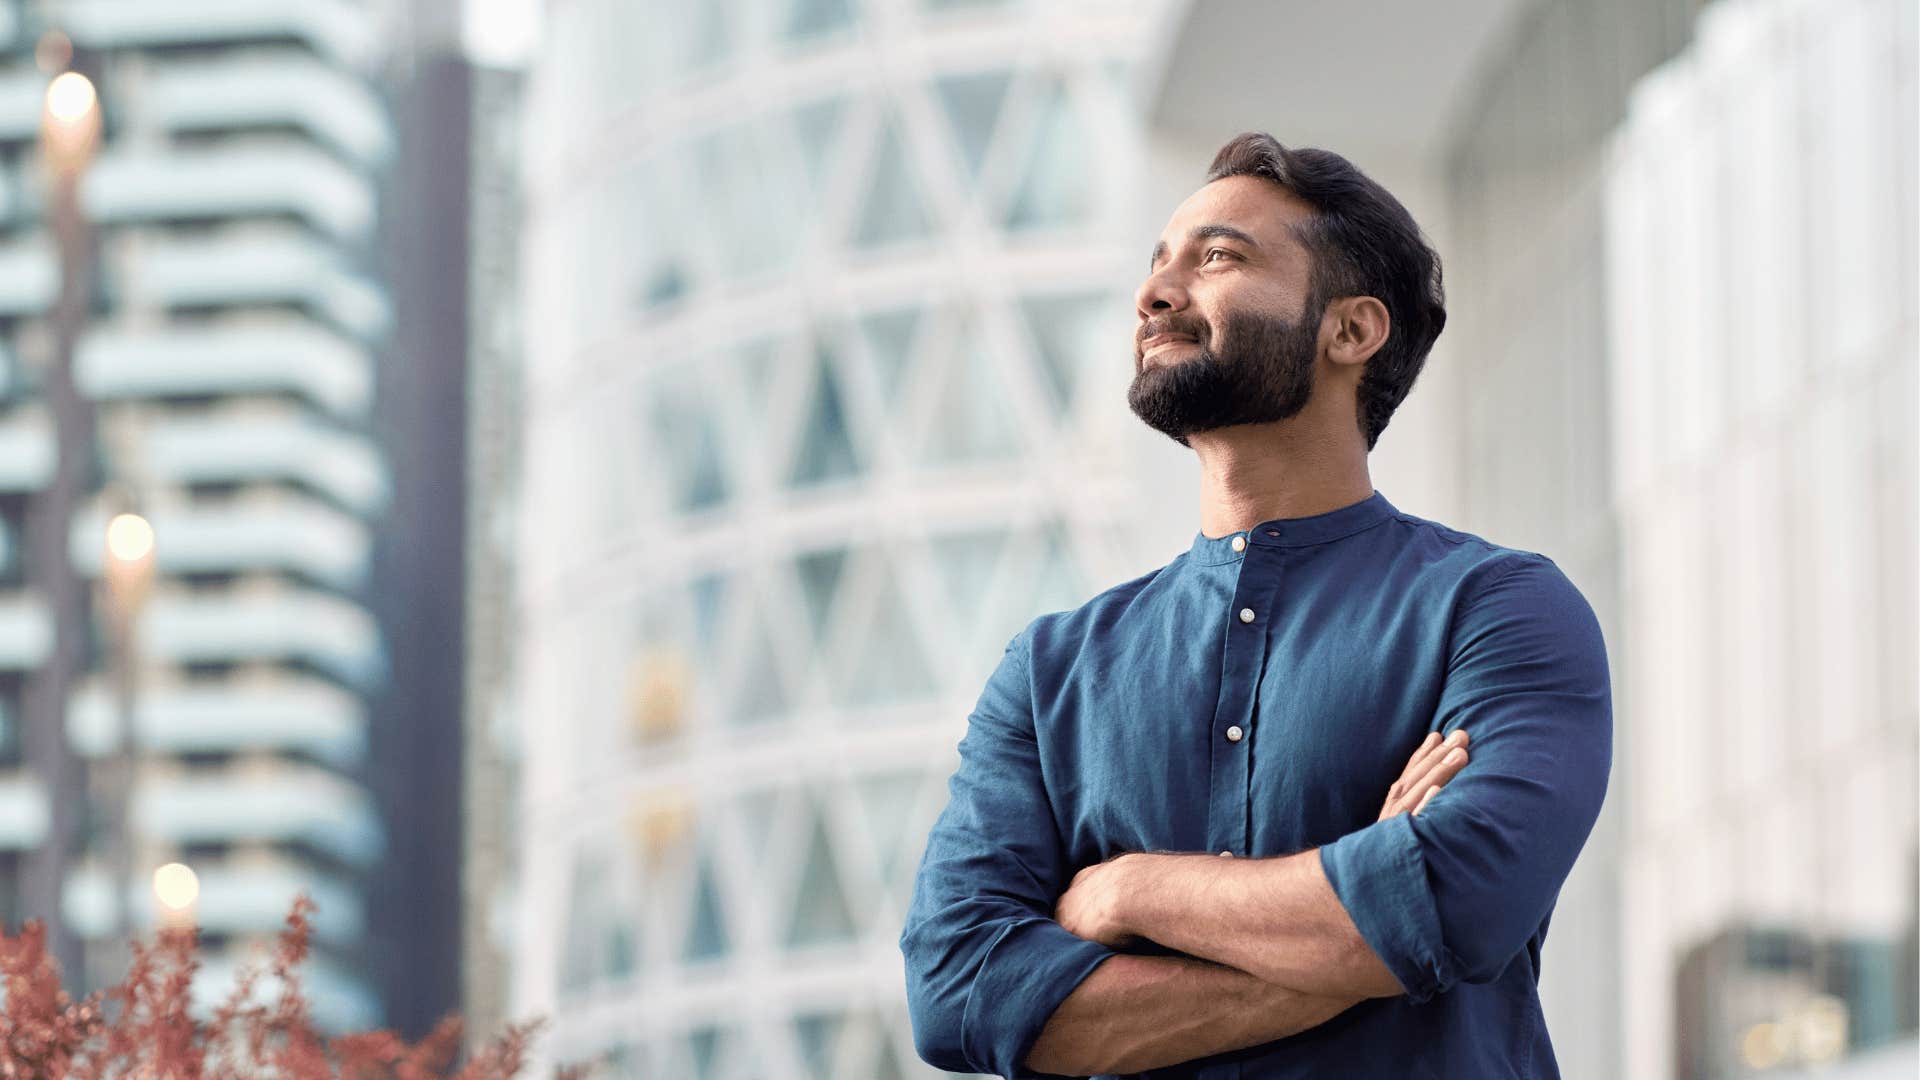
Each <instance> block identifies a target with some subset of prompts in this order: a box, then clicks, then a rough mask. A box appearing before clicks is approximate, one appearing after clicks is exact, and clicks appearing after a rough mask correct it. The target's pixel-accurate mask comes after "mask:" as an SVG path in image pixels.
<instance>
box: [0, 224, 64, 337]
mask: <svg viewBox="0 0 1920 1080" xmlns="http://www.w3.org/2000/svg"><path fill="white" fill-rule="evenodd" d="M59 292H60V263H59V260H58V259H57V258H56V257H55V255H54V250H53V244H52V241H51V240H49V239H47V238H46V237H45V236H44V235H36V236H33V237H30V238H27V239H24V240H16V241H14V242H12V243H9V244H6V245H4V246H0V316H4V317H7V318H15V317H18V316H21V315H38V314H40V313H42V312H44V311H47V310H49V309H51V308H52V307H53V301H54V298H55V297H56V296H57V295H59Z"/></svg>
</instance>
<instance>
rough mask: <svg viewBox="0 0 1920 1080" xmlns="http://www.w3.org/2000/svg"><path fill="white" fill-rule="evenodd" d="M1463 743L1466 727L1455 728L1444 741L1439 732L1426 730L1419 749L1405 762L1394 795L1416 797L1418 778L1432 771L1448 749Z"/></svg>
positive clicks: (1418, 790)
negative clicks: (1404, 769) (1405, 765)
mask: <svg viewBox="0 0 1920 1080" xmlns="http://www.w3.org/2000/svg"><path fill="white" fill-rule="evenodd" d="M1465 745H1467V729H1466V728H1455V729H1454V730H1453V733H1452V734H1450V735H1448V736H1447V737H1446V739H1445V740H1444V741H1443V740H1442V739H1441V738H1440V733H1439V732H1437V731H1433V732H1428V733H1427V738H1426V740H1425V741H1424V742H1422V743H1421V744H1420V749H1418V750H1416V751H1414V754H1413V758H1412V759H1411V760H1409V761H1408V762H1407V768H1406V771H1405V772H1403V773H1401V778H1400V781H1399V783H1398V784H1396V785H1395V786H1396V788H1397V789H1398V790H1395V791H1394V792H1393V795H1394V797H1395V798H1400V797H1403V796H1404V797H1416V796H1417V795H1418V794H1419V792H1420V778H1421V777H1423V776H1425V775H1427V774H1428V773H1429V772H1432V771H1433V768H1434V766H1436V765H1438V764H1439V763H1440V761H1441V759H1442V758H1444V757H1446V755H1447V752H1448V751H1450V750H1452V749H1453V748H1454V747H1456V746H1465Z"/></svg>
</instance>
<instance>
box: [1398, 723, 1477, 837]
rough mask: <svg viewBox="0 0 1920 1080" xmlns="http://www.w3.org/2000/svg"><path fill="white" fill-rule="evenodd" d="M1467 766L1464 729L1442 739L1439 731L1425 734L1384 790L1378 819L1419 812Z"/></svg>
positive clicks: (1465, 731)
mask: <svg viewBox="0 0 1920 1080" xmlns="http://www.w3.org/2000/svg"><path fill="white" fill-rule="evenodd" d="M1466 767H1467V729H1466V728H1455V729H1454V731H1453V734H1451V735H1449V736H1447V739H1446V741H1445V742H1441V741H1440V733H1439V732H1437V731H1432V732H1428V733H1427V738H1426V741H1425V742H1423V743H1421V744H1420V748H1419V749H1418V750H1415V751H1414V752H1413V757H1411V758H1409V759H1408V760H1407V767H1406V770H1405V771H1404V772H1402V773H1401V774H1400V779H1398V780H1395V781H1394V782H1393V786H1392V787H1390V788H1388V789H1387V801H1386V804H1385V805H1383V806H1381V807H1380V817H1379V818H1378V819H1377V820H1379V821H1385V820H1387V819H1388V818H1390V817H1393V816H1394V815H1395V814H1399V813H1401V812H1403V811H1411V812H1412V813H1414V814H1416V815H1417V814H1419V813H1420V811H1421V810H1423V809H1425V808H1426V805H1427V800H1428V799H1431V798H1433V794H1434V792H1436V791H1439V790H1440V789H1441V788H1443V787H1445V786H1446V783H1447V781H1449V780H1451V779H1453V778H1454V776H1455V774H1457V773H1459V771H1460V770H1461V769H1464V768H1466Z"/></svg>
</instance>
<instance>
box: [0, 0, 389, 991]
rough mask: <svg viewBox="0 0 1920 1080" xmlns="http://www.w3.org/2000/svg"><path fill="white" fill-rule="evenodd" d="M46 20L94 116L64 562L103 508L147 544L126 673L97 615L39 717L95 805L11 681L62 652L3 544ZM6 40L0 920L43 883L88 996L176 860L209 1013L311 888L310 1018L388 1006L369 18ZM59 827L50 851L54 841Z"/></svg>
mask: <svg viewBox="0 0 1920 1080" xmlns="http://www.w3.org/2000/svg"><path fill="white" fill-rule="evenodd" d="M49 32H57V33H59V34H62V35H64V37H65V39H66V41H67V42H69V43H70V45H71V49H72V56H73V60H72V62H73V64H74V65H75V66H76V67H77V68H78V69H80V70H81V71H83V72H84V73H85V74H87V75H88V76H90V77H91V78H92V80H93V82H94V84H95V85H96V86H97V88H98V108H99V111H100V114H101V116H102V117H103V118H104V130H103V137H102V138H101V139H100V141H99V144H98V146H97V149H96V151H95V153H94V155H93V157H92V160H91V162H90V163H89V164H88V165H87V166H86V167H85V168H84V171H83V173H82V174H81V176H80V178H79V195H80V200H81V207H82V213H83V215H84V217H85V219H86V220H87V222H88V223H89V224H90V226H91V239H90V243H89V244H88V245H87V246H86V247H85V248H84V255H83V270H82V272H83V273H84V274H85V276H86V280H87V281H88V283H89V284H90V286H91V288H90V290H89V292H90V295H91V303H90V305H89V307H88V308H87V310H86V311H85V312H84V324H83V326H82V328H81V333H80V334H79V337H78V343H77V347H76V349H75V351H74V353H73V357H72V361H73V367H72V371H73V374H74V378H75V380H76V382H77V385H78V387H79V390H80V392H81V395H82V396H83V397H84V399H85V401H86V403H87V404H88V406H89V409H90V411H91V412H92V419H93V423H94V426H95V429H96V431H97V435H98V439H97V444H98V454H97V458H96V459H95V461H94V463H93V464H91V465H90V466H89V471H90V474H91V475H89V477H88V482H87V483H86V484H85V485H84V490H83V492H82V495H81V497H80V499H79V502H78V505H77V506H76V508H75V510H74V513H73V515H72V518H71V522H70V525H69V529H70V536H71V545H70V549H71V555H72V559H73V562H74V564H75V566H76V567H77V568H78V570H79V571H80V572H81V574H83V575H84V576H85V577H86V578H87V579H88V580H89V581H91V580H94V579H96V578H97V577H98V575H100V574H101V572H102V567H103V562H105V556H104V555H103V552H104V550H105V545H104V541H103V538H104V535H105V528H106V523H107V521H108V519H109V517H110V516H111V515H113V514H115V513H119V512H122V511H130V512H137V513H139V514H140V515H143V516H144V517H145V518H146V519H147V520H148V521H150V522H151V525H152V530H153V553H154V554H153V559H154V567H153V569H154V574H153V580H152V583H151V586H150V589H149V590H148V592H147V594H146V596H145V598H144V604H143V606H142V607H141V608H140V610H139V613H138V615H137V619H136V625H137V627H138V631H137V635H136V637H137V641H136V645H135V647H134V648H133V650H132V652H131V654H130V655H131V661H130V663H129V664H128V666H127V667H125V668H121V667H119V666H118V665H119V663H120V661H121V659H122V657H121V656H120V654H118V653H117V652H116V647H115V646H114V643H113V638H112V637H111V636H110V635H108V634H106V633H105V632H104V629H103V627H102V626H97V625H94V623H93V622H92V621H89V624H88V625H86V626H84V627H83V628H82V630H83V636H82V638H81V639H80V640H81V643H82V654H81V664H80V672H79V677H78V678H77V680H75V682H74V683H73V685H72V686H71V688H70V697H69V701H68V704H67V705H66V706H65V708H64V709H61V710H59V711H60V712H61V713H63V714H64V715H60V716H56V717H53V718H52V719H53V722H54V723H55V725H57V730H58V731H59V732H60V733H61V734H62V735H63V736H64V742H65V746H66V747H68V748H70V749H71V750H72V751H73V752H74V753H75V754H77V755H78V756H79V758H80V759H81V760H82V761H84V762H86V763H89V765H90V766H91V767H90V768H89V769H88V770H87V771H88V772H89V773H91V774H92V775H93V785H92V787H93V790H92V791H91V793H89V792H87V791H85V790H82V789H78V788H75V787H72V786H60V785H59V784H53V785H50V784H49V782H48V779H47V777H48V775H49V774H48V772H47V771H46V769H44V768H42V767H41V765H42V764H43V763H42V762H40V761H37V760H32V758H33V755H34V753H36V752H37V753H40V754H50V753H53V748H52V747H51V746H50V745H49V743H48V742H47V740H46V738H45V737H44V736H45V735H46V733H47V730H48V729H46V728H45V727H44V724H45V722H46V720H47V718H46V717H43V716H35V715H33V714H32V710H31V709H30V708H28V707H27V706H26V705H25V704H24V703H23V696H22V686H23V684H24V683H25V681H26V680H27V679H29V678H31V677H32V673H33V672H34V671H36V670H44V665H45V663H46V660H47V657H48V654H49V652H50V650H51V649H52V642H53V640H54V637H55V635H54V633H53V626H52V624H53V619H52V616H51V614H50V612H49V611H48V609H47V607H46V605H45V604H44V603H43V602H42V599H43V598H42V597H40V596H38V595H36V590H35V589H34V588H33V587H32V584H31V581H30V577H31V574H32V568H31V567H26V568H25V569H24V570H23V554H22V542H21V540H20V537H21V535H22V529H23V528H24V525H25V522H26V520H27V519H28V517H29V516H30V515H31V514H32V513H33V507H34V502H35V499H36V497H37V495H38V494H39V493H40V492H41V491H42V490H43V488H44V486H45V483H46V479H47V477H48V475H49V474H50V471H51V460H52V454H53V451H52V448H53V445H54V442H53V438H54V434H53V429H54V427H55V422H54V417H53V415H52V411H51V410H50V408H49V406H48V403H47V402H46V401H45V400H44V395H43V393H42V388H43V387H44V386H46V385H47V382H48V379H49V373H50V371H51V367H50V365H51V364H52V362H53V359H54V355H53V353H54V350H53V349H52V348H50V342H57V341H58V340H59V334H58V333H57V332H56V328H55V327H54V326H52V322H53V319H54V315H53V305H54V303H55V300H56V297H57V294H58V289H59V284H60V281H61V260H60V258H59V254H58V251H57V249H56V246H55V245H54V243H53V241H52V239H51V238H50V236H49V226H48V221H47V214H46V208H47V202H46V198H45V196H44V194H43V193H44V190H45V189H44V185H43V182H42V177H41V172H40V169H39V165H40V157H41V155H40V154H39V152H38V149H37V136H38V132H39V128H40V123H41V115H42V101H43V97H44V95H45V92H46V88H47V84H48V79H49V77H50V74H51V72H50V70H49V65H55V66H57V65H58V64H59V62H60V61H59V57H58V55H57V54H58V52H59V48H58V47H57V45H56V44H55V43H53V42H50V41H48V40H47V39H45V38H44V37H43V35H45V34H47V33H49ZM43 42H46V45H45V47H43V48H41V49H40V58H39V61H38V62H36V46H40V45H42V43H43ZM0 44H3V45H4V53H3V54H0V192H3V193H4V197H0V344H3V345H4V347H5V360H6V372H7V378H6V381H5V398H4V403H3V404H0V445H4V446H5V447H7V448H8V451H7V452H6V453H0V459H4V461H5V465H4V466H0V473H3V474H4V475H0V514H4V519H5V524H6V530H5V535H6V537H7V539H8V543H7V545H6V550H7V552H8V559H7V562H6V570H5V575H6V576H5V578H4V590H5V594H6V595H5V597H4V599H0V664H3V665H4V668H5V674H4V677H3V678H0V699H4V703H5V705H4V708H5V717H6V721H7V727H6V731H7V738H6V740H5V755H6V756H5V762H6V765H5V768H6V770H7V773H8V775H7V776H6V778H4V779H0V844H3V845H5V847H6V848H7V853H6V854H5V855H4V857H0V877H4V879H5V880H4V881H0V892H4V893H6V894H8V896H9V899H10V903H9V904H8V905H7V906H6V907H5V914H6V916H7V917H8V920H9V922H10V923H11V922H14V921H17V919H18V918H20V917H22V916H25V915H44V914H47V912H45V911H40V910H33V909H32V907H33V905H32V904H27V903H23V902H22V901H21V900H20V899H19V896H20V892H19V890H21V889H26V890H28V894H29V895H40V896H44V895H46V893H45V890H46V889H47V888H48V884H47V880H46V877H47V875H48V874H53V875H57V881H55V882H54V883H53V886H52V887H53V888H55V889H57V895H58V905H59V912H60V914H61V915H62V916H63V919H62V922H63V924H64V927H65V929H66V930H67V931H69V932H70V933H71V934H73V935H74V936H75V937H76V938H77V939H78V941H79V942H80V943H81V945H82V946H83V948H84V949H85V951H86V952H87V953H89V954H91V955H92V956H93V957H94V959H95V961H96V962H95V963H93V964H91V965H90V966H91V967H93V968H94V971H93V972H92V973H91V975H92V979H93V980H94V981H97V979H98V978H99V977H101V975H102V974H103V973H110V972H111V971H112V967H113V965H112V959H113V956H114V953H113V949H112V947H111V942H112V941H113V940H114V938H115V937H116V935H117V932H118V926H119V919H120V914H119V912H120V905H121V904H122V903H124V904H125V905H126V910H127V911H128V912H130V914H131V918H132V922H133V926H134V927H135V928H136V929H138V930H143V931H145V930H150V928H151V926H152V924H153V921H154V917H155V911H156V902H155V898H154V893H153V884H152V878H151V875H152V871H153V868H154V867H156V866H158V865H160V864H163V863H167V862H179V863H183V864H185V865H186V866H187V867H189V868H190V869H191V870H192V871H193V873H194V874H195V875H196V878H197V890H193V891H190V892H188V893H184V894H181V895H179V896H176V897H175V899H177V900H183V901H187V900H189V899H190V903H191V908H192V912H191V913H192V917H193V918H194V919H195V920H196V921H197V922H198V924H199V926H200V927H201V928H202V931H203V934H204V936H205V940H206V941H207V943H208V956H207V963H206V975H205V976H204V977H203V978H202V979H201V980H200V982H199V983H198V984H197V985H196V989H197V991H198V992H200V993H201V994H202V996H203V997H214V996H218V995H219V994H220V993H221V992H222V991H223V989H224V983H225V980H226V978H227V977H228V976H229V975H230V972H231V969H232V967H233V966H234V965H235V964H236V963H237V962H239V961H241V960H242V959H244V958H245V956H246V953H245V950H244V949H243V946H244V945H245V944H246V943H247V942H249V941H251V940H254V939H257V938H258V937H260V936H262V935H267V934H271V933H272V932H274V931H275V930H276V929H277V928H278V927H279V925H280V923H281V921H282V919H283V918H284V917H285V915H286V913H287V911H288V908H289V906H290V903H291V901H292V899H293V897H294V896H295V894H296V893H299V892H305V893H308V894H309V895H311V896H312V897H313V898H314V899H315V900H316V901H317V903H318V912H317V914H316V916H315V919H314V933H315V942H314V944H315V953H314V956H313V960H312V963H311V965H310V969H309V971H308V976H307V978H308V985H309V988H310V990H311V992H312V996H313V999H314V1004H315V1009H316V1014H317V1016H318V1018H319V1020H320V1021H321V1022H322V1023H323V1024H327V1025H330V1026H334V1027H344V1026H363V1025H370V1024H374V1023H378V1022H379V1021H380V1019H381V1016H382V1009H381V1005H380V1000H379V994H378V992H377V987H376V984H375V980H374V979H373V978H372V977H371V975H370V974H369V971H370V968H369V963H370V957H369V956H368V952H369V947H368V939H367V927H368V924H369V918H370V916H369V911H368V905H367V902H366V886H367V882H368V880H369V878H370V875H372V874H373V873H374V871H375V868H376V866H377V862H378V860H379V859H380V857H381V854H382V851H383V849H384V847H385V844H386V830H385V828H384V827H383V825H382V822H381V820H380V816H379V814H378V812H377V810H376V805H375V802H374V800H373V798H372V796H371V794H370V788H369V780H368V775H369V774H368V761H367V747H368V745H369V721H368V715H369V714H368V702H369V699H370V695H372V694H373V693H375V691H376V690H377V688H378V687H379V686H380V685H381V684H382V680H383V678H384V671H385V668H386V664H387V660H386V653H385V652H384V650H383V647H382V639H381V635H380V633H379V631H378V628H377V625H376V621H375V618H374V615H373V613H372V610H371V607H370V605H369V602H368V598H367V595H366V586H367V582H368V575H369V570H370V553H371V551H372V545H373V539H374V534H375V530H376V527H377V522H378V521H379V518H380V515H381V514H382V511H383V506H384V505H385V503H386V501H387V499H388V496H389V473H388V470H387V468H386V466H385V465H384V463H383V460H382V456H381V454H380V452H379V450H378V448H377V446H376V442H375V440H374V438H373V435H372V433H371V427H370V423H371V420H370V418H371V415H372V410H373V406H374V403H375V384H376V371H377V366H378V361H379V359H380V357H381V354H382V343H383V342H384V341H385V339H386V338H387V336H388V334H389V332H390V328H391V325H392V323H393V310H392V305H391V303H390V300H389V294H388V290H387V288H386V287H385V286H384V285H383V284H382V282H381V279H380V276H379V274H378V272H377V270H376V268H375V260H374V252H375V246H374V242H375V239H376V234H377V230H376V224H377V223H378V221H379V219H380V209H379V192H380V189H381V175H382V170H383V168H384V167H385V163H386V162H387V161H388V159H389V158H390V156H391V155H392V154H393V151H394V143H395V139H394V129H393V126H392V124H391V122H390V120H389V116H388V112H387V109H386V107H385V105H384V103H383V100H382V98H381V95H380V94H379V92H378V91H377V76H378V73H379V68H378V65H379V61H380V57H381V55H382V49H383V45H384V42H383V36H382V32H381V24H380V22H379V19H378V14H377V13H376V12H375V11H374V10H373V9H372V8H371V7H370V6H367V5H360V4H352V3H343V2H339V0H180V2H168V3H165V4H148V3H139V2H136V3H127V2H119V0H70V2H65V3H47V4H18V3H8V4H5V5H3V6H0ZM96 610H100V611H104V610H106V609H105V608H104V607H100V608H97V609H96ZM114 671H124V672H127V673H129V675H130V677H128V678H126V679H124V680H121V679H116V678H112V677H110V675H109V673H110V672H114ZM128 717H131V721H132V723H131V731H132V735H133V739H132V747H133V749H132V770H133V772H132V775H133V777H134V779H133V783H132V786H131V790H130V798H129V802H128V806H127V808H126V810H127V812H126V820H127V821H128V822H129V823H130V830H129V832H128V833H127V834H126V835H125V837H124V843H125V849H124V854H123V855H122V856H119V857H116V856H115V854H114V852H115V851H116V850H118V849H117V848H116V843H117V842H119V841H121V839H122V838H121V836H120V833H119V828H120V825H119V821H120V817H119V814H118V812H117V810H116V809H115V807H114V801H113V799H112V797H111V795H112V793H111V791H110V790H108V789H109V787H110V786H111V785H109V784H104V783H103V780H102V777H103V776H110V775H111V773H110V771H109V763H110V761H111V759H112V758H113V756H114V754H115V752H116V747H117V745H118V742H119V734H120V732H121V731H123V730H124V729H125V724H124V720H125V719H126V718H128ZM36 724H41V725H43V726H42V728H40V729H38V730H36V728H35V725H36ZM23 736H24V738H23ZM36 738H37V739H38V740H39V741H38V743H37V744H36V743H35V739H36ZM89 794H91V797H89ZM66 830H70V833H69V835H68V843H67V844H66V846H65V851H64V853H63V854H64V857H62V858H58V859H54V858H49V857H47V853H48V852H49V851H53V850H55V849H56V848H58V847H60V845H57V844H50V841H54V840H58V839H60V835H61V832H62V831H66ZM123 871H130V873H128V874H127V876H125V877H122V876H121V874H122V872H123ZM35 874H39V875H40V879H39V880H37V881H36V880H35V877H34V875H35ZM36 888H38V889H40V890H41V892H40V893H38V894H35V893H33V891H32V890H34V889H36ZM103 961H104V962H103Z"/></svg>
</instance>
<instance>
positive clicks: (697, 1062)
mask: <svg viewBox="0 0 1920 1080" xmlns="http://www.w3.org/2000/svg"><path fill="white" fill-rule="evenodd" d="M719 1046H720V1029H719V1028H717V1027H698V1028H694V1029H693V1030H692V1031H689V1032H688V1033H687V1054H688V1056H689V1057H691V1058H692V1059H693V1075H694V1077H695V1080H715V1077H716V1076H718V1074H717V1073H715V1072H714V1070H713V1065H714V1059H715V1057H716V1056H717V1055H716V1051H718V1050H719Z"/></svg>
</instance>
